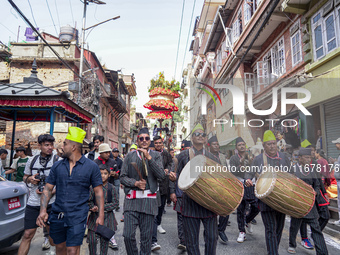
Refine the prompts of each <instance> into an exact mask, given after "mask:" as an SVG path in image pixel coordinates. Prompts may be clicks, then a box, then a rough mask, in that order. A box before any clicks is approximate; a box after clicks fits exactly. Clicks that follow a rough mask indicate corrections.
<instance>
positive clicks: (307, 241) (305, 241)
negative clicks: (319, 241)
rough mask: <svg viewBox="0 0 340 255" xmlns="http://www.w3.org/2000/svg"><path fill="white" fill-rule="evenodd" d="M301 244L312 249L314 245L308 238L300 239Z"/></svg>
mask: <svg viewBox="0 0 340 255" xmlns="http://www.w3.org/2000/svg"><path fill="white" fill-rule="evenodd" d="M301 245H302V246H303V247H304V248H306V249H314V246H313V245H312V244H311V243H310V241H309V239H308V238H304V239H302V241H301Z"/></svg>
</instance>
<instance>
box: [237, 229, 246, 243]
mask: <svg viewBox="0 0 340 255" xmlns="http://www.w3.org/2000/svg"><path fill="white" fill-rule="evenodd" d="M244 240H247V238H246V233H244V232H240V234H239V235H238V238H237V240H236V241H237V242H238V243H243V242H244Z"/></svg>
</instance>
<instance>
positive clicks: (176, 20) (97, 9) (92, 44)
mask: <svg viewBox="0 0 340 255" xmlns="http://www.w3.org/2000/svg"><path fill="white" fill-rule="evenodd" d="M102 1H104V2H106V4H105V5H96V4H93V3H91V4H89V5H88V7H87V15H86V27H89V26H92V25H94V24H97V23H99V22H101V21H104V20H106V19H109V18H112V17H115V16H120V19H117V20H114V21H109V22H107V23H105V24H102V25H99V26H98V27H96V28H95V29H93V30H92V31H91V32H90V33H89V32H86V34H85V37H86V44H88V45H89V49H90V50H91V51H94V52H95V53H96V55H97V57H98V58H99V60H100V61H101V62H102V64H105V66H106V67H107V68H109V69H112V70H119V69H122V72H123V74H131V73H134V75H135V79H136V87H137V98H138V99H137V101H136V102H135V105H136V107H137V111H138V112H142V113H143V114H144V116H145V114H146V113H147V112H148V110H147V109H145V108H143V104H145V103H146V102H147V101H148V100H149V98H148V92H147V87H148V86H149V84H150V80H151V79H152V78H154V77H155V76H156V75H157V74H158V73H159V72H161V71H163V72H164V74H165V79H167V80H171V79H172V78H173V77H174V75H175V66H176V55H177V48H178V47H177V45H178V41H179V32H180V23H181V15H182V7H183V2H184V3H185V5H184V12H183V22H182V31H181V37H180V47H179V53H178V61H177V71H176V77H175V79H176V80H177V81H180V82H181V71H182V68H183V62H184V68H185V67H186V66H187V64H188V63H190V62H191V57H192V53H191V52H189V47H190V43H191V40H192V39H193V37H192V32H193V26H194V23H195V19H196V17H197V16H200V14H201V10H202V7H203V3H204V0H121V1H118V0H102ZM1 2H2V6H1V8H2V10H3V11H2V13H4V14H5V15H1V16H0V41H1V42H3V43H5V44H7V43H8V42H9V41H16V40H17V35H18V28H19V26H20V32H19V42H21V41H22V40H25V36H24V33H25V28H26V27H28V25H26V23H25V22H24V21H23V20H22V18H21V17H20V16H19V14H17V12H16V11H15V9H13V8H12V6H11V5H10V3H9V2H8V1H6V0H3V1H1ZM13 2H14V3H15V4H16V5H17V6H18V7H19V8H20V10H21V11H22V12H23V13H24V14H25V16H26V17H27V18H28V19H29V20H30V22H31V23H32V24H34V25H36V26H37V27H39V28H40V29H43V30H44V31H45V32H47V33H50V34H53V35H56V34H57V33H59V32H60V27H61V26H65V25H67V24H69V25H71V26H72V25H73V26H75V25H76V27H77V28H78V29H79V28H80V29H79V30H81V27H82V16H83V6H84V5H83V3H82V2H81V1H80V0H45V1H44V0H13ZM194 3H195V8H194V12H193V19H192V24H191V27H190V22H191V16H192V10H193V6H194ZM48 7H49V8H48ZM32 13H33V15H32ZM88 31H90V30H88ZM79 32H80V31H79ZM188 35H189V41H188V45H187V38H188ZM186 47H187V51H186V54H185V48H186ZM184 56H185V59H184Z"/></svg>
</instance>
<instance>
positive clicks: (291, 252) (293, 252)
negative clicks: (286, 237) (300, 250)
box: [287, 247, 296, 254]
mask: <svg viewBox="0 0 340 255" xmlns="http://www.w3.org/2000/svg"><path fill="white" fill-rule="evenodd" d="M287 251H288V253H290V254H295V253H296V251H295V248H293V247H289V248H288V250H287Z"/></svg>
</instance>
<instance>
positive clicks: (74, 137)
mask: <svg viewBox="0 0 340 255" xmlns="http://www.w3.org/2000/svg"><path fill="white" fill-rule="evenodd" d="M85 136H86V132H85V131H84V130H82V129H81V128H78V127H69V128H68V134H67V136H66V139H67V140H70V141H73V142H77V143H83V141H84V138H85Z"/></svg>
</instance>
